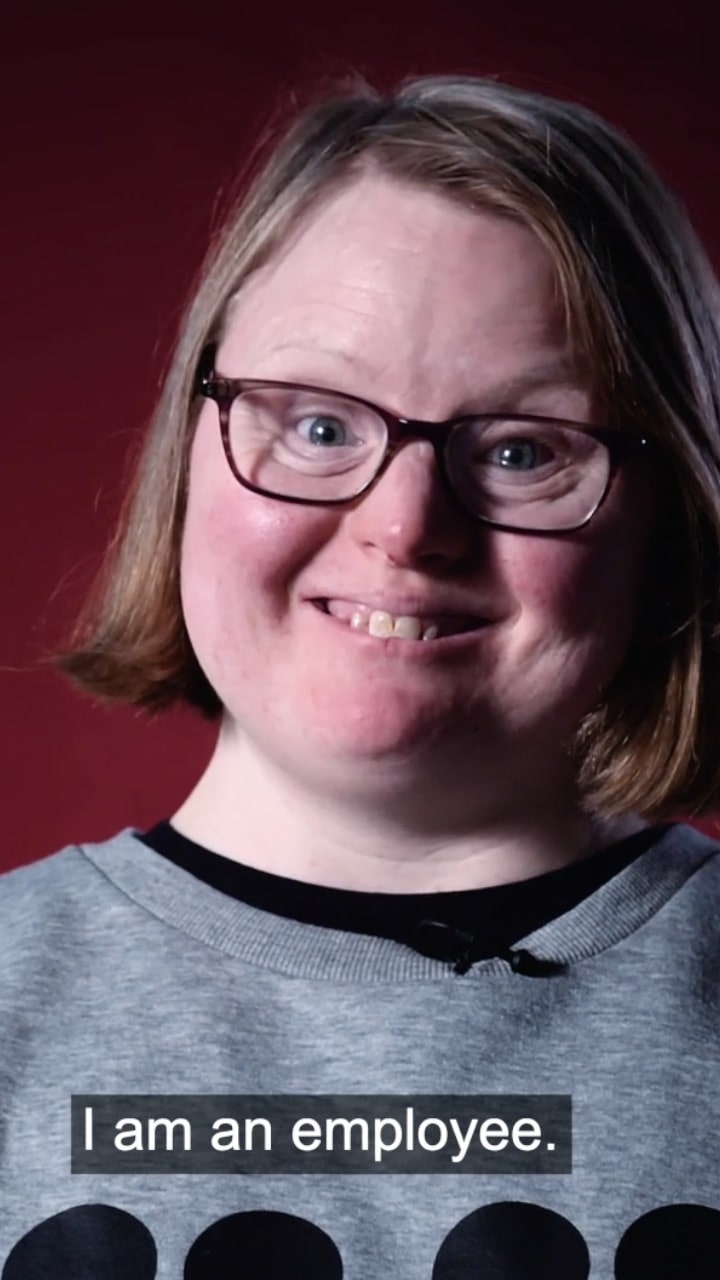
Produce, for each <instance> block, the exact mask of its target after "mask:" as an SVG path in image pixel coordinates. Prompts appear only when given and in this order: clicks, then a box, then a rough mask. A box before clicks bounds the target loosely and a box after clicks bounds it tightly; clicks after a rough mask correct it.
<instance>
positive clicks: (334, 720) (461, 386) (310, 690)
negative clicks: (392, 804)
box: [182, 173, 653, 787]
mask: <svg viewBox="0 0 720 1280" xmlns="http://www.w3.org/2000/svg"><path fill="white" fill-rule="evenodd" d="M216 364H217V369H218V371H219V372H220V373H222V374H223V375H226V376H228V377H248V378H261V379H262V378H267V379H277V380H284V381H296V382H304V383H309V384H313V385H319V386H322V387H327V388H332V389H336V390H340V391H344V392H348V393H351V394H353V395H357V396H360V397H363V398H366V399H369V400H371V401H373V402H375V403H377V404H379V405H382V406H383V407H385V408H387V409H389V410H391V411H393V412H395V413H396V414H398V415H399V416H402V417H406V418H416V419H424V420H430V421H440V420H444V419H447V418H451V417H453V416H455V415H459V414H462V413H469V412H490V411H494V410H498V409H503V410H505V411H507V412H514V413H532V414H541V415H557V416H558V417H561V418H567V419H571V420H574V421H578V422H588V423H590V422H592V421H594V420H595V418H594V415H593V405H592V403H591V397H590V393H589V388H588V384H587V381H586V380H585V378H584V376H583V373H582V370H581V369H574V368H573V361H572V353H571V351H570V348H569V344H568V340H567V335H566V333H565V331H564V326H563V322H562V316H561V311H560V308H559V306H558V304H557V302H556V299H555V290H554V287H553V272H552V268H551V263H550V259H549V256H548V254H547V251H546V250H545V249H544V248H543V246H542V245H541V243H540V242H539V240H538V239H537V238H536V237H535V236H534V234H533V233H532V232H530V231H529V230H527V229H526V228H524V227H522V226H520V225H519V224H516V223H514V222H512V221H509V220H505V219H502V218H501V217H499V216H496V215H494V214H492V213H489V212H483V211H472V210H469V209H467V208H465V207H462V206H460V205H459V204H455V203H454V202H451V201H450V200H449V199H448V198H446V197H444V196H442V195H440V194H435V193H433V192H430V191H425V190H422V189H418V188H415V187H412V186H409V185H404V184H401V183H399V182H397V181H396V180H393V179H391V178H388V177H385V176H382V175H380V174H377V173H367V174H364V175H363V176H361V177H358V178H357V179H356V180H355V181H354V182H353V184H352V185H350V186H348V187H347V188H346V189H344V190H342V191H341V192H340V193H339V194H338V193H336V194H334V195H333V196H332V197H331V198H328V199H327V200H326V202H325V203H324V204H323V205H322V206H321V207H320V208H319V209H317V210H315V211H314V212H313V213H312V214H311V215H310V216H309V217H308V219H307V220H306V221H305V222H304V223H303V224H302V226H301V227H300V228H299V230H298V231H297V232H296V233H295V234H294V236H293V237H292V239H291V240H290V242H289V243H287V244H286V246H285V247H284V248H283V249H282V250H281V251H280V252H279V253H278V254H277V256H276V257H275V258H274V259H273V260H272V261H271V262H270V263H269V264H267V265H266V266H264V267H263V268H262V269H261V270H259V271H257V272H256V273H255V275H254V276H252V277H251V278H250V279H249V280H248V281H247V282H246V284H245V285H244V286H243V287H242V289H241V291H240V293H239V294H238V296H237V298H236V300H235V302H234V304H233V305H232V307H231V309H230V312H229V315H228V320H227V325H226V329H225V335H224V337H223V340H222V342H221V344H220V347H219V351H218V356H217V362H216ZM639 467H640V464H639V463H637V462H636V463H633V464H630V465H626V466H624V467H623V468H621V470H620V472H619V474H618V475H617V477H616V479H615V481H614V483H613V486H612V489H611V491H610V493H609V495H608V498H607V500H606V501H605V503H604V504H603V506H602V507H601V508H600V510H599V512H598V513H597V515H596V516H595V517H594V518H593V520H592V521H591V522H590V524H589V525H587V526H586V527H585V528H584V529H582V530H579V531H577V532H575V533H571V534H565V535H554V536H550V537H548V536H538V535H532V534H522V533H512V532H506V531H501V530H498V529H493V528H490V527H488V526H486V525H483V524H481V523H479V522H478V521H476V520H474V519H473V518H472V517H471V516H470V515H468V514H467V513H466V512H464V511H463V510H462V509H461V507H460V506H459V505H458V504H457V503H456V502H455V501H454V499H453V497H452V495H451V494H450V493H449V492H447V491H446V489H445V487H444V484H443V482H442V480H441V477H440V475H439V473H438V469H437V465H436V461H435V458H434V455H433V452H432V449H431V447H430V445H429V444H427V443H423V442H422V441H410V442H406V443H405V445H404V447H403V448H402V449H401V451H400V452H399V454H398V455H397V456H396V457H395V458H394V459H393V461H392V462H391V464H390V466H389V468H388V470H387V471H386V472H385V473H384V474H383V476H382V477H381V478H380V479H379V480H378V481H377V482H376V484H375V485H374V487H372V488H371V489H370V490H369V491H368V492H366V493H365V494H363V495H362V496H361V497H360V498H357V499H355V500H353V501H352V502H350V503H348V504H347V505H346V506H343V507H314V506H310V505H300V504H298V505H296V504H293V503H286V502H282V501H279V500H277V499H273V498H270V497H264V496H261V495H259V494H255V493H252V492H250V491H248V490H246V489H243V488H242V486H241V485H240V484H238V482H237V481H236V480H235V479H234V477H233V475H232V474H231V471H230V469H229V467H228V464H227V462H226V460H225V457H224V454H223V449H222V444H221V438H220V431H219V427H218V411H217V406H216V405H215V404H214V403H212V402H210V401H207V402H205V403H204V405H203V408H202V411H201V413H200V417H199V421H198V425H197V432H196V436H195V439H194V444H193V449H192V457H191V466H190V487H189V502H188V510H187V520H186V527H185V535H184V545H183V552H182V598H183V606H184V611H185V617H186V622H187V627H188V631H189V635H190V638H191V640H192V643H193V646H194V649H195V652H196V654H197V656H198V659H199V661H200V664H201V666H202V667H203V669H204V671H205V673H206V675H207V677H208V679H209V681H210V683H211V684H212V686H213V687H214V689H215V690H216V691H217V693H218V695H219V697H220V699H221V700H222V702H223V704H224V706H225V708H226V727H227V728H229V729H230V732H231V735H232V731H233V726H234V728H235V729H237V730H239V731H240V735H239V736H240V739H243V740H247V739H248V738H249V739H251V740H252V742H253V743H254V745H255V746H256V747H258V748H260V749H261V750H262V751H263V752H264V753H266V754H267V755H268V756H269V757H270V758H271V759H272V760H273V761H275V762H276V763H278V764H281V765H282V767H283V768H284V769H291V770H293V771H294V772H295V773H296V774H297V775H298V776H304V777H308V778H309V777H311V776H312V778H313V779H314V780H315V781H316V782H320V783H323V782H324V783H325V784H326V785H328V786H331V785H333V784H334V782H337V783H338V784H345V783H346V784H347V785H348V786H352V785H355V784H356V785H357V786H358V787H361V786H362V785H363V779H364V778H368V779H369V778H380V777H382V778H383V779H384V780H385V782H386V783H387V785H388V786H390V787H392V785H393V779H395V780H397V778H398V776H399V774H407V773H408V772H409V773H410V775H411V776H413V777H414V776H417V775H418V774H419V773H422V772H423V771H427V770H429V769H430V768H431V767H432V768H434V769H435V770H437V769H438V768H440V767H441V765H442V766H443V767H444V768H445V770H446V772H447V771H452V770H456V769H457V768H458V767H459V765H460V762H461V761H463V762H465V763H466V764H468V763H469V765H470V766H471V768H472V770H473V771H474V773H475V776H476V777H477V776H479V775H478V773H477V771H478V768H481V769H483V770H485V776H487V777H497V778H499V777H501V776H502V777H504V778H506V779H507V778H508V777H510V776H514V775H515V774H516V773H518V771H524V774H525V776H526V777H528V778H530V777H533V778H535V779H537V780H539V779H540V778H541V777H542V776H543V775H544V774H545V773H546V772H549V771H550V770H551V769H552V768H553V767H554V765H555V764H556V763H557V761H558V759H559V758H560V757H561V756H562V744H563V742H565V741H566V740H567V738H568V735H569V734H570V732H571V731H572V730H573V728H574V727H575V726H576V725H577V722H578V720H579V718H580V717H581V715H582V714H583V713H584V712H586V711H587V710H589V709H590V708H591V707H592V706H593V705H594V703H595V702H596V701H597V698H598V695H599V693H600V691H601V690H602V688H603V687H604V686H605V685H606V684H607V682H608V681H609V680H610V679H611V677H612V676H613V675H614V673H615V672H616V671H617V669H618V668H619V666H620V664H621V662H622V659H623V656H624V654H625V653H626V650H627V647H628V644H629V641H630V639H631V635H632V631H633V627H634V624H635V621H636V613H637V601H638V598H639V594H640V584H641V578H642V572H643V566H644V562H645V559H646V553H647V547H648V542H649V539H650V535H651V528H652V523H653V522H652V514H653V494H652V489H651V485H650V483H649V480H648V479H647V478H646V477H644V476H643V475H642V473H641V472H640V470H639ZM399 596H419V597H421V598H422V600H427V601H429V602H432V601H442V602H443V604H445V605H446V608H447V607H451V606H454V607H455V611H457V612H467V613H469V614H474V615H479V616H481V617H484V618H487V619H490V623H489V625H487V626H485V627H484V628H483V629H481V630H476V631H473V632H471V633H468V634H467V635H466V636H465V637H464V638H463V640H462V641H461V642H459V643H456V644H455V645H454V646H448V645H443V644H442V643H439V642H438V643H437V644H436V643H434V642H432V641H415V640H408V641H401V640H398V641H396V642H394V643H393V644H392V645H388V644H386V643H385V641H383V640H379V639H375V638H373V637H371V636H369V635H366V634H363V633H362V632H359V631H355V630H353V629H352V628H351V627H349V626H346V625H343V624H341V623H340V622H338V621H337V620H336V619H335V618H333V617H331V616H328V615H327V614H326V613H324V612H321V611H320V609H319V608H318V607H317V605H316V604H315V603H313V602H314V601H318V600H328V599H334V600H344V601H357V600H360V601H362V600H366V599H368V598H369V597H373V599H374V603H376V604H377V603H378V602H382V601H383V600H385V599H387V601H388V602H391V601H392V600H393V598H394V597H399ZM390 611H391V612H392V607H391V608H390ZM428 611H429V612H432V609H431V608H430V609H429V610H428ZM378 763H382V764H383V766H384V767H383V769H382V770H378V769H377V764H378ZM366 767H367V772H365V769H366Z"/></svg>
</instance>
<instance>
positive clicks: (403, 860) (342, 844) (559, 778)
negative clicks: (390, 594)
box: [171, 726, 647, 893]
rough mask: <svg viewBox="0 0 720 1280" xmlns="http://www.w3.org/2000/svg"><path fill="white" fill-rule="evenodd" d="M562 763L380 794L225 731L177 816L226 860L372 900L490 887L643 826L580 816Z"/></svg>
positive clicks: (395, 787) (178, 823)
mask: <svg viewBox="0 0 720 1280" xmlns="http://www.w3.org/2000/svg"><path fill="white" fill-rule="evenodd" d="M566 770H567V765H566V764H565V763H564V762H563V764H562V765H561V766H559V767H558V769H557V770H556V771H555V776H554V777H551V776H550V774H551V771H550V770H549V768H548V765H547V761H546V762H544V768H543V770H542V776H541V777H540V776H539V772H538V770H535V771H530V773H529V776H530V777H532V778H533V781H534V786H532V787H531V786H529V785H526V786H525V787H521V786H520V785H519V784H518V781H517V778H516V777H513V778H512V779H507V778H505V779H504V783H505V785H504V787H503V786H502V785H499V778H498V777H497V776H494V777H488V776H486V777H485V779H484V782H485V785H484V786H483V785H480V784H479V781H478V776H479V775H478V770H477V766H476V767H475V770H474V771H473V770H471V769H468V770H467V774H466V776H463V773H462V770H459V769H458V768H457V767H455V768H454V769H452V770H450V771H449V773H448V775H447V776H445V777H441V776H439V775H438V774H436V775H434V777H433V785H432V786H429V785H428V783H427V781H426V780H425V781H423V782H422V783H421V784H418V783H417V782H415V785H414V787H409V786H407V785H405V786H401V785H400V784H399V782H398V781H397V779H395V780H394V782H393V779H392V775H391V776H390V783H389V784H388V783H386V784H385V785H384V789H383V793H382V794H380V795H378V794H377V793H376V794H374V795H373V796H372V799H370V798H369V796H368V792H367V790H365V791H363V789H362V787H360V788H358V785H357V779H355V788H354V790H353V791H350V792H349V791H348V789H347V788H346V789H344V790H342V789H341V788H338V787H337V786H335V787H334V789H328V788H327V787H321V785H320V784H319V782H318V781H317V780H315V782H314V785H309V783H308V780H307V779H302V780H301V779H299V778H298V777H297V775H296V774H292V775H291V774H289V772H288V770H287V769H286V768H283V767H282V766H281V765H279V764H278V763H277V762H276V761H274V760H272V759H270V758H269V757H268V756H267V755H264V754H263V753H262V752H261V751H260V750H258V748H257V746H256V745H255V744H253V743H252V742H250V741H249V740H248V739H247V738H246V737H244V736H243V735H242V734H241V733H239V732H238V731H237V730H233V729H232V728H230V727H228V726H224V728H223V730H222V731H221V733H220V735H219V737H218V742H217V744H216V747H215V751H214V753H213V756H212V758H211V760H210V763H209V765H208V767H207V769H206V770H205V773H204V774H203V776H202V777H201V778H200V781H199V782H198V784H197V785H196V787H195V788H194V790H193V791H192V792H191V794H190V795H189V796H188V798H187V799H186V800H185V802H184V803H183V804H182V805H181V806H180V808H179V809H178V810H177V812H176V813H175V814H174V815H173V817H172V819H171V821H172V824H173V826H174V827H175V828H176V829H177V830H178V831H179V832H180V833H181V834H182V835H185V836H187V837H188V838H189V839H191V840H194V841H195V842H196V843H198V844H201V845H204V846H205V847H206V848H208V849H212V850H213V851H214V852H217V853H220V854H223V855H224V856H225V857H228V858H231V859H234V860H235V861H238V862H242V863H245V864H246V865H247V866H252V867H256V868H258V869H260V870H263V871H270V872H273V873H274V874H276V875H283V876H288V877H290V878H292V879H295V880H301V881H304V882H306V883H311V884H318V885H326V886H330V887H335V888H341V889H353V890H359V891H364V892H375V893H439V892H448V891H452V890H460V889H472V888H483V887H490V886H492V885H499V884H509V883H512V882H515V881H519V880H525V879H529V878H530V877H532V876H537V875H541V874H543V873H544V872H546V871H552V870H556V869H558V868H560V867H562V866H566V865H568V864H569V863H571V862H576V861H579V860H580V859H582V858H585V857H588V856H590V855H591V854H592V853H595V852H597V851H598V850H599V849H601V848H603V847H604V846H605V845H608V844H612V843H613V842H614V841H615V840H619V839H622V838H623V837H624V836H626V835H630V834H632V833H633V832H634V831H637V830H641V829H642V828H643V827H645V826H647V823H645V822H644V821H643V820H642V819H641V818H639V817H636V816H634V815H629V816H627V817H625V818H620V819H606V820H603V819H599V818H597V817H593V816H592V815H590V814H588V813H587V812H585V811H584V810H583V808H582V805H581V804H580V802H579V800H578V797H577V795H576V793H575V790H574V787H573V785H572V782H571V781H570V779H569V778H568V776H566Z"/></svg>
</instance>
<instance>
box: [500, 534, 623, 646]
mask: <svg viewBox="0 0 720 1280" xmlns="http://www.w3.org/2000/svg"><path fill="white" fill-rule="evenodd" d="M508 537H509V538H510V539H511V541H510V542H509V543H508V544H506V546H505V548H504V550H503V551H502V552H501V556H500V559H501V563H502V569H503V577H504V579H505V582H506V584H507V586H508V588H509V591H510V594H511V595H512V597H513V598H514V600H515V603H516V607H517V609H518V613H519V615H520V617H521V618H522V616H523V615H524V616H525V618H526V620H527V621H530V620H531V619H535V621H536V623H538V624H542V625H543V626H545V627H547V628H548V629H558V630H560V631H569V632H574V633H578V632H583V631H585V630H587V629H588V628H590V627H592V628H596V627H597V625H598V620H599V617H600V618H601V619H602V621H607V622H610V621H611V618H610V615H611V614H612V613H618V612H620V613H622V614H625V613H626V612H627V607H628V596H629V594H630V593H629V591H627V590H626V589H625V588H626V587H629V586H630V583H629V582H627V581H625V582H624V581H623V578H624V577H625V578H626V577H627V573H626V571H624V570H623V566H622V561H621V559H620V558H619V555H618V553H619V551H620V547H618V546H616V545H614V542H613V541H610V540H604V539H603V540H598V541H594V542H591V541H590V540H587V541H582V542H574V541H570V540H569V539H568V540H565V541H559V540H552V539H534V538H532V537H527V538H525V537H522V536H519V537H518V536H516V535H508Z"/></svg>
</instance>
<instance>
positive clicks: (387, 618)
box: [310, 599, 490, 647]
mask: <svg viewBox="0 0 720 1280" xmlns="http://www.w3.org/2000/svg"><path fill="white" fill-rule="evenodd" d="M310 603H311V604H312V605H314V606H315V608H316V609H317V610H318V611H319V612H320V613H323V614H325V615H326V616H327V617H328V618H329V619H331V620H332V621H333V622H334V623H336V624H337V625H339V626H341V627H343V628H344V629H345V630H347V631H351V632H354V633H355V634H356V635H358V636H367V637H369V638H373V639H380V640H385V641H390V640H391V641H398V640H399V641H406V642H407V641H415V642H416V643H417V642H419V643H421V644H422V645H423V647H427V645H432V646H434V645H436V644H438V643H439V642H440V641H443V640H450V639H452V638H453V637H455V636H464V635H469V634H471V633H477V632H479V631H483V630H485V629H486V628H487V627H488V626H489V625H490V622H489V620H488V619H487V618H480V617H473V616H472V615H470V614H441V613H438V614H432V615H431V614H423V615H422V616H409V615H403V616H401V617H393V616H392V615H391V614H390V613H386V612H385V611H383V610H378V609H369V608H368V607H367V606H356V607H354V608H352V607H351V608H340V609H339V608H338V607H337V606H338V602H335V601H333V602H332V604H333V607H332V608H331V607H330V603H331V602H330V601H329V600H326V599H318V600H311V601H310ZM393 647H394V646H393Z"/></svg>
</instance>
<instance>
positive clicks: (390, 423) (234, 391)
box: [195, 344, 657, 537]
mask: <svg viewBox="0 0 720 1280" xmlns="http://www.w3.org/2000/svg"><path fill="white" fill-rule="evenodd" d="M216 351H217V346H216V345H215V344H211V345H209V346H207V347H205V349H204V351H203V353H202V356H201V359H200V363H199V366H198V373H197V378H196V382H195V394H196V395H200V396H205V397H206V398H207V399H208V400H214V401H215V403H216V404H217V406H218V417H219V420H220V432H221V436H222V443H223V449H224V452H225V457H226V458H227V462H228V465H229V467H230V470H231V471H232V473H233V475H234V476H235V479H236V480H237V481H238V483H239V484H241V485H242V486H243V488H244V489H249V490H251V492H252V493H259V494H262V495H263V496H264V497H267V498H277V500H278V502H297V503H302V504H303V505H304V506H312V507H314V506H326V507H339V506H346V505H347V504H348V503H350V502H354V501H355V499H356V498H359V497H361V496H362V495H363V494H364V493H367V491H368V489H370V488H371V486H372V485H373V484H375V482H376V480H378V479H379V477H380V476H381V475H382V474H383V472H384V471H385V470H386V469H387V467H388V465H389V464H390V462H391V461H392V459H393V457H394V456H395V454H396V453H397V451H398V448H399V446H400V445H401V443H402V442H403V441H404V440H408V439H420V440H429V441H430V444H431V445H432V446H433V449H434V450H435V457H436V459H437V464H438V468H439V471H440V475H441V476H442V479H443V481H444V483H445V485H446V487H447V489H448V491H449V492H450V493H451V494H452V496H453V498H454V499H455V501H456V502H458V503H459V505H460V506H461V507H462V509H463V511H465V512H466V513H467V514H468V515H470V516H472V518H473V519H474V520H477V521H479V522H480V523H482V524H487V525H491V526H492V527H493V528H494V529H505V530H507V531H508V532H511V533H531V534H533V535H537V534H540V535H542V534H545V535H547V536H550V537H558V536H560V535H562V534H564V533H574V532H575V531H576V530H577V529H582V528H584V526H585V525H586V524H588V523H589V522H590V520H592V518H593V516H595V515H596V514H597V512H598V511H599V510H600V507H601V506H602V504H603V502H604V501H605V499H606V498H607V495H608V493H609V492H610V488H611V486H612V482H613V479H614V477H615V475H616V474H617V471H618V468H619V466H620V464H621V462H623V461H624V459H625V458H627V457H629V456H631V455H632V454H636V453H638V452H640V451H641V450H642V451H645V452H647V453H648V455H649V454H651V453H654V452H655V450H656V448H657V446H656V444H655V442H654V441H651V440H650V439H649V438H648V437H647V436H640V435H631V434H630V433H629V432H626V431H622V430H620V428H618V427H604V426H603V427H600V426H589V425H588V424H587V423H584V422H571V421H568V420H567V419H565V418H557V417H545V416H542V415H539V414H531V413H503V414H502V418H503V421H505V422H547V423H556V424H557V425H559V426H561V427H567V428H568V429H569V430H571V431H580V432H582V433H583V435H586V436H590V437H591V438H592V439H593V440H596V441H597V442H598V444H601V445H603V446H604V448H605V449H606V450H607V452H608V455H609V459H610V467H609V469H608V477H607V481H606V484H605V488H604V489H603V492H602V494H601V496H600V498H599V500H598V501H597V503H596V504H595V506H594V507H593V509H592V511H591V512H590V513H589V515H587V516H585V518H584V519H583V520H581V521H580V522H579V523H578V524H575V525H572V526H570V527H568V528H563V529H532V528H530V527H528V526H527V525H522V526H520V527H518V526H517V525H513V524H504V523H503V522H501V521H499V520H492V519H490V518H489V517H488V516H481V515H477V513H476V512H475V511H472V510H470V508H469V507H467V506H466V504H465V503H464V502H463V500H462V498H461V497H460V495H459V494H458V493H456V491H455V487H454V485H453V482H452V479H451V476H450V473H449V470H448V464H447V452H448V448H449V444H450V439H451V437H452V435H453V434H454V432H455V430H456V428H458V427H460V426H462V425H464V424H465V423H466V422H482V421H483V420H484V419H487V421H488V422H489V421H492V420H494V419H496V418H497V417H498V416H499V415H498V413H468V414H463V415H462V416H460V417H458V418H448V419H447V420H446V421H445V422H424V421H422V420H420V419H416V418H399V417H398V416H397V415H396V414H394V413H391V412H390V410H389V409H384V408H382V406H381V405H377V404H374V403H373V401H372V400H364V399H363V398H362V397H361V396H354V395H349V394H347V393H346V392H345V391H337V390H335V389H333V388H331V387H318V386H315V385H314V384H310V383H305V382H278V381H274V380H272V379H269V378H225V377H223V376H222V375H221V374H218V373H217V372H216V370H215V355H216ZM262 387H280V388H282V387H285V388H287V389H288V390H290V391H319V392H323V393H325V394H327V395H336V396H340V397H341V399H343V400H349V401H351V402H352V403H354V404H360V405H362V406H363V407H364V408H366V409H370V410H372V412H373V413H376V414H377V416H378V417H379V418H381V419H382V421H383V422H384V423H385V426H386V429H387V435H388V438H387V444H386V446H385V452H384V454H383V455H382V457H381V459H380V462H379V465H378V468H377V470H376V471H375V473H374V474H373V475H372V476H371V477H370V479H369V480H368V481H367V482H366V483H365V484H364V485H363V486H362V488H361V489H359V490H358V491H357V493H353V494H351V495H350V496H349V497H347V498H296V497H291V496H290V495H288V494H284V493H274V492H273V491H272V490H271V489H261V488H260V487H259V486H258V485H255V484H252V483H251V481H249V480H246V479H245V478H244V477H243V476H242V475H241V474H240V472H239V471H238V469H237V466H236V464H235V459H234V458H233V454H232V449H231V447H230V410H231V408H232V405H233V402H234V401H235V400H236V399H237V397H238V396H239V395H242V394H243V392H245V391H252V390H256V389H259V388H262Z"/></svg>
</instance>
